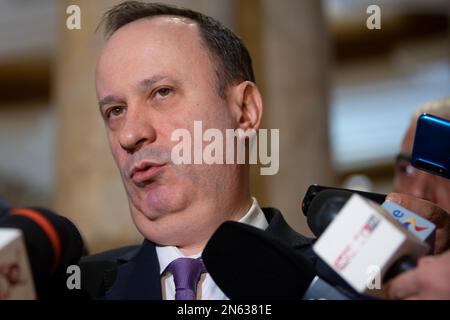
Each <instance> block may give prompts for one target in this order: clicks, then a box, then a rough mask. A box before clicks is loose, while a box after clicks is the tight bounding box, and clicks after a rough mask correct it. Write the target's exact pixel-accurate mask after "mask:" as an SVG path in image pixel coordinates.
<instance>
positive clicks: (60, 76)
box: [53, 0, 141, 253]
mask: <svg viewBox="0 0 450 320" xmlns="http://www.w3.org/2000/svg"><path fill="white" fill-rule="evenodd" d="M116 2H117V1H116ZM72 4H76V5H78V6H79V7H80V9H81V30H68V29H67V28H66V18H67V17H68V15H67V14H66V8H67V6H69V5H72ZM112 4H113V2H111V1H105V0H96V1H88V0H85V1H64V2H63V3H61V7H60V9H59V12H60V13H61V14H60V15H61V16H60V18H61V19H60V23H59V24H58V26H59V28H60V30H58V31H60V35H59V48H58V50H59V52H58V57H57V60H56V61H57V62H56V66H55V67H56V68H55V83H54V95H53V96H54V104H55V106H56V110H57V126H58V128H57V139H58V141H57V142H58V149H57V159H56V163H57V174H56V177H57V178H56V185H55V197H54V204H55V209H56V210H57V211H58V212H60V213H61V214H64V215H66V216H67V217H69V218H70V219H71V220H72V221H74V222H75V223H76V224H77V226H78V228H79V229H80V231H81V232H82V234H83V236H84V237H85V240H86V241H87V243H88V246H89V249H90V251H91V253H92V252H96V251H99V250H104V249H107V248H112V247H115V246H120V245H122V246H123V245H126V244H131V243H138V242H140V239H141V236H140V235H139V234H138V232H137V231H136V229H135V227H134V225H133V223H132V221H131V218H130V214H129V209H128V202H127V198H126V195H125V190H124V188H123V186H122V182H121V180H120V176H119V173H118V170H117V167H116V166H115V163H114V161H113V158H112V156H111V152H110V150H109V147H108V143H107V140H106V133H105V128H104V124H103V121H102V119H101V117H100V113H99V110H98V105H97V98H96V95H95V81H94V70H95V64H96V59H97V56H98V54H99V52H100V48H101V45H102V42H103V37H102V34H101V32H97V33H96V32H95V29H96V27H97V24H98V23H99V21H100V17H101V15H102V14H103V12H104V11H105V9H106V8H107V7H109V6H111V5H112Z"/></svg>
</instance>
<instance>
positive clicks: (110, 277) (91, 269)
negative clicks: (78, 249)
mask: <svg viewBox="0 0 450 320" xmlns="http://www.w3.org/2000/svg"><path fill="white" fill-rule="evenodd" d="M138 250H139V246H127V247H121V248H118V249H113V250H108V251H104V252H100V253H97V254H94V255H89V256H84V257H82V258H81V259H80V261H79V262H78V266H79V267H80V269H81V286H82V288H83V291H84V292H85V293H86V294H87V295H88V296H89V297H90V298H92V299H99V298H101V297H103V295H104V293H105V291H106V290H108V289H109V287H111V286H112V284H113V283H114V281H115V280H116V275H117V268H118V266H120V265H121V264H123V263H125V262H127V261H128V260H130V259H131V257H133V256H134V255H135V254H136V252H137V251H138Z"/></svg>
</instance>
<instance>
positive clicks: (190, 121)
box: [96, 16, 236, 245]
mask: <svg viewBox="0 0 450 320" xmlns="http://www.w3.org/2000/svg"><path fill="white" fill-rule="evenodd" d="M96 87H97V96H98V99H99V101H100V110H101V113H102V116H103V118H104V121H105V124H106V131H107V136H108V140H109V144H110V147H111V150H112V153H113V156H114V159H115V161H116V163H117V165H118V167H119V170H120V174H121V177H122V180H123V182H124V185H125V189H126V191H127V194H128V199H129V203H130V209H131V213H132V217H133V220H134V222H135V224H136V226H137V228H138V229H139V231H140V232H141V233H142V234H143V235H144V236H145V237H146V238H147V239H150V240H152V241H154V242H156V243H159V244H167V245H169V244H170V245H179V244H178V243H176V241H177V240H176V239H178V238H177V236H179V235H180V234H186V236H188V235H189V234H191V235H192V234H195V233H196V232H202V230H203V229H205V228H203V229H202V223H211V221H210V220H208V219H213V218H212V215H213V214H214V212H211V213H210V215H208V216H202V215H201V212H202V210H201V208H202V206H204V205H210V204H211V203H213V202H214V203H216V202H217V201H215V200H216V199H217V198H220V193H223V192H226V190H227V189H226V188H227V187H228V186H231V185H233V181H232V179H233V176H232V172H231V173H230V170H233V169H232V167H229V166H228V167H226V166H219V165H215V166H207V165H174V164H173V163H172V162H171V159H170V158H171V157H170V155H171V150H172V147H173V146H174V145H176V144H178V141H171V135H172V133H173V132H174V130H176V129H180V128H185V129H187V130H189V131H190V132H191V136H192V137H194V134H193V125H194V121H196V120H201V121H202V122H203V130H206V129H207V128H217V129H220V130H224V129H225V128H235V126H236V122H235V121H234V118H233V117H232V112H231V111H230V109H231V108H230V107H229V103H228V102H227V101H228V100H229V99H222V98H221V97H219V95H218V92H217V83H216V73H215V68H214V65H213V60H212V59H211V57H210V55H209V51H208V50H207V49H206V48H205V47H204V46H203V45H202V43H201V38H200V36H199V30H198V26H197V25H196V24H195V23H192V22H190V21H187V20H183V19H181V18H177V17H168V16H164V17H155V18H151V19H141V20H137V21H134V22H132V23H130V24H128V25H125V26H123V27H122V28H120V29H119V30H117V31H116V32H115V33H114V34H113V35H112V37H111V38H110V39H109V40H108V42H107V43H106V45H105V48H104V49H103V51H102V54H101V56H100V60H99V62H98V65H97V70H96ZM215 205H217V206H220V205H221V204H220V201H219V202H217V204H215ZM188 209H189V210H188Z"/></svg>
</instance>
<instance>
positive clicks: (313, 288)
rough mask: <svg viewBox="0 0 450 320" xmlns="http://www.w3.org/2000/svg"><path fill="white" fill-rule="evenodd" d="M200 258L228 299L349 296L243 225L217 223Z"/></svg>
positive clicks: (267, 237)
mask: <svg viewBox="0 0 450 320" xmlns="http://www.w3.org/2000/svg"><path fill="white" fill-rule="evenodd" d="M202 259H203V261H204V263H205V266H206V269H207V270H208V273H209V274H210V275H211V277H212V278H213V280H214V281H215V283H216V284H217V285H218V286H219V287H220V288H221V289H222V291H223V292H224V293H225V294H226V295H227V296H228V297H229V298H230V299H261V300H266V299H271V300H295V299H298V300H300V299H304V300H308V299H331V300H348V299H349V298H350V297H349V296H348V295H347V293H345V294H344V293H343V292H341V291H340V290H338V289H336V288H334V287H333V286H331V285H330V284H328V283H327V282H325V281H324V280H322V279H321V278H319V277H318V276H317V274H316V272H315V271H314V268H313V266H312V264H311V263H310V262H309V261H308V260H307V259H306V258H305V257H304V256H302V255H300V254H299V253H297V252H296V251H295V250H293V249H292V248H291V247H289V246H287V245H286V244H284V243H283V242H281V241H280V240H278V239H276V238H275V237H273V236H271V235H270V234H269V233H267V232H265V231H263V230H260V229H258V228H255V227H252V226H249V225H246V224H243V223H238V222H234V221H228V222H225V223H223V224H222V225H221V226H220V227H219V228H218V229H217V231H216V232H215V233H214V234H213V236H212V237H211V239H210V240H209V242H208V243H207V245H206V247H205V249H204V250H203V254H202ZM351 298H354V299H357V298H358V297H355V296H352V297H351ZM359 298H360V299H361V298H362V297H359Z"/></svg>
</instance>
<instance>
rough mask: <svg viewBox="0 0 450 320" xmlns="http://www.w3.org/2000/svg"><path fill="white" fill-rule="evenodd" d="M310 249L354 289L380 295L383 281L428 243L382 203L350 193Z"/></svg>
mask: <svg viewBox="0 0 450 320" xmlns="http://www.w3.org/2000/svg"><path fill="white" fill-rule="evenodd" d="M341 196H342V195H341ZM312 208H314V207H311V209H312ZM308 214H309V212H308ZM313 249H314V251H315V252H316V253H317V255H318V256H319V257H320V258H321V259H322V260H323V261H325V262H326V263H327V264H328V265H329V266H330V267H331V268H332V269H333V270H334V271H335V272H337V273H338V275H339V276H341V277H342V278H343V279H344V280H345V281H346V282H347V283H348V284H350V285H351V286H352V287H353V288H354V289H355V290H356V291H357V292H360V293H364V294H368V295H374V296H381V297H382V296H383V293H384V292H383V287H382V286H381V285H382V283H384V282H385V281H387V280H388V279H389V278H392V277H394V276H396V275H397V274H399V273H401V272H404V271H405V270H409V269H411V268H413V267H414V266H415V261H416V260H417V258H419V257H421V256H423V255H425V254H427V253H428V252H429V250H430V247H429V245H428V244H426V243H424V242H423V241H421V240H420V239H419V238H418V237H417V236H415V235H413V234H412V233H411V232H409V231H408V230H407V229H406V228H405V227H404V226H403V225H402V224H401V223H400V222H399V221H398V220H396V219H395V218H394V217H393V216H392V215H391V214H389V213H387V212H386V211H385V210H384V209H383V208H382V207H380V206H379V205H377V204H376V203H374V202H372V201H370V200H368V199H365V198H363V197H362V196H360V195H358V194H353V195H352V196H351V197H350V199H349V200H348V201H347V202H346V203H345V204H344V206H343V207H342V209H341V210H339V211H338V213H337V214H335V216H334V219H332V221H331V222H330V223H329V225H328V227H326V229H325V231H323V233H322V234H321V236H320V237H319V239H318V240H317V241H316V243H315V244H314V246H313Z"/></svg>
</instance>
